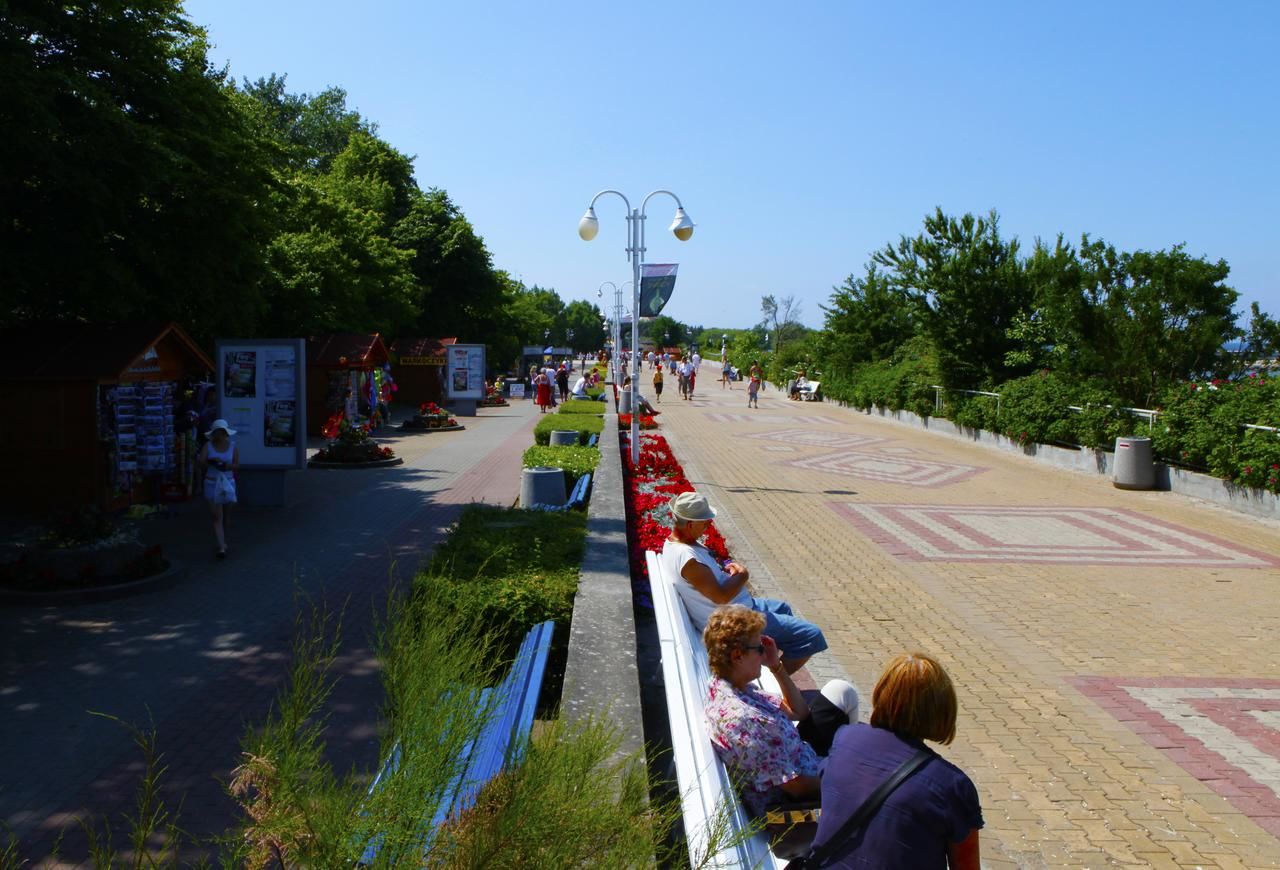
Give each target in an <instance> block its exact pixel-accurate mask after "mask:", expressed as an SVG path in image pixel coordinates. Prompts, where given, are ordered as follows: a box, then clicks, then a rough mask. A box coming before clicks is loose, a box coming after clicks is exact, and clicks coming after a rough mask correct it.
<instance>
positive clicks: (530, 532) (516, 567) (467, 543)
mask: <svg viewBox="0 0 1280 870" xmlns="http://www.w3.org/2000/svg"><path fill="white" fill-rule="evenodd" d="M586 535H587V517H586V514H585V513H580V512H578V511H569V512H567V513H551V512H547V511H527V510H517V509H514V508H496V507H489V506H484V505H475V506H472V507H468V508H466V509H465V510H463V512H462V516H461V517H460V518H459V519H458V524H457V526H455V527H454V529H453V530H452V532H451V533H450V535H449V537H448V539H447V540H445V542H444V543H442V544H440V545H439V546H438V547H436V550H435V553H434V554H433V555H432V557H431V562H430V563H429V564H428V565H427V567H426V569H425V570H424V571H423V572H422V573H421V574H419V575H418V578H417V580H416V581H415V582H417V583H426V584H430V585H432V586H433V587H434V588H435V589H436V591H437V592H438V593H439V594H440V596H441V597H442V598H443V599H444V609H446V610H448V611H451V613H441V614H438V616H439V618H440V619H441V620H442V621H445V620H448V619H451V618H454V617H460V618H461V619H460V622H461V623H462V624H473V625H484V626H488V627H489V628H490V629H492V631H494V632H496V633H497V635H498V645H499V648H500V650H501V654H502V656H503V657H504V658H510V657H511V656H513V655H514V654H515V653H516V651H517V650H518V649H519V647H520V642H521V640H522V639H523V638H524V635H525V633H526V632H527V631H528V630H529V629H530V628H532V627H533V626H535V625H537V624H538V623H539V622H542V621H544V620H547V619H554V620H555V621H556V631H555V642H554V645H553V649H561V650H563V649H567V648H568V642H569V622H570V618H571V617H572V616H573V596H574V594H575V593H576V592H577V589H578V571H579V566H580V565H581V564H582V554H583V551H584V550H585V548H586Z"/></svg>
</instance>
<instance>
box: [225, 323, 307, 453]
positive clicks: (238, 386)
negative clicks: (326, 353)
mask: <svg viewBox="0 0 1280 870" xmlns="http://www.w3.org/2000/svg"><path fill="white" fill-rule="evenodd" d="M305 354H306V351H305V344H304V342H303V340H302V339H300V338H280V339H271V338H268V339H261V338H259V339H244V340H235V339H221V340H219V341H218V342H217V344H216V357H215V359H216V362H217V367H218V416H220V417H222V418H224V419H225V420H226V421H227V423H228V425H230V426H231V428H232V429H234V430H236V434H235V435H234V436H232V440H233V441H235V444H236V447H238V448H239V449H240V465H241V466H247V467H256V468H302V467H303V465H304V464H305V463H306V455H307V413H306V411H307V408H306V401H307V400H306V396H307V390H306V385H307V384H306V355H305Z"/></svg>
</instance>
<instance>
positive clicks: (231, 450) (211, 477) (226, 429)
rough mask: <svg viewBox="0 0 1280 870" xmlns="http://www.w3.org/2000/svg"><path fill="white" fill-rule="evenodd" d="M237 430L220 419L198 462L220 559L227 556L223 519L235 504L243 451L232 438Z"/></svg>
mask: <svg viewBox="0 0 1280 870" xmlns="http://www.w3.org/2000/svg"><path fill="white" fill-rule="evenodd" d="M234 434H236V430H235V429H232V428H231V427H230V426H228V425H227V421H226V420H223V419H217V420H214V421H213V424H212V425H211V426H210V427H209V431H208V432H206V433H205V435H207V436H208V437H209V440H208V442H206V443H205V445H204V447H201V448H200V455H199V456H198V457H197V458H196V473H197V474H198V475H199V476H200V477H201V479H203V480H204V498H205V501H207V502H208V503H209V512H210V513H211V514H212V515H213V534H214V537H216V538H217V539H218V552H217V556H218V558H219V559H225V558H226V556H227V534H226V531H225V530H224V528H223V523H222V518H223V511H224V509H225V506H226V505H229V504H235V503H236V483H235V476H234V475H235V473H236V471H237V470H238V469H239V468H240V449H239V448H238V447H236V445H235V442H234V441H232V440H231V436H232V435H234Z"/></svg>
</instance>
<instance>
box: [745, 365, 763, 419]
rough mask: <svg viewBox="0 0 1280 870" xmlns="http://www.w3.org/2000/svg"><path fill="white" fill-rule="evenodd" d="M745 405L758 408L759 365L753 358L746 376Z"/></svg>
mask: <svg viewBox="0 0 1280 870" xmlns="http://www.w3.org/2000/svg"><path fill="white" fill-rule="evenodd" d="M747 407H748V408H755V409H756V410H757V411H758V410H760V365H759V364H758V363H757V362H756V361H755V360H752V361H751V372H750V373H749V375H748V378H747Z"/></svg>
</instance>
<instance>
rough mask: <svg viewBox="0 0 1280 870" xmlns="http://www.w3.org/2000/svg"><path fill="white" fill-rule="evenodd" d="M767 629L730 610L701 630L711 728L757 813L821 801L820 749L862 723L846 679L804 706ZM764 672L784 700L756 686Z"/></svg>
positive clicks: (747, 612) (750, 613)
mask: <svg viewBox="0 0 1280 870" xmlns="http://www.w3.org/2000/svg"><path fill="white" fill-rule="evenodd" d="M764 627H765V618H764V615H763V614H761V613H757V612H756V611H754V610H751V609H750V608H747V607H742V606H740V605H728V606H725V607H719V608H716V610H715V611H713V612H712V614H711V616H710V618H709V619H708V620H707V625H706V628H705V629H703V632H702V640H703V643H705V644H706V647H707V657H708V659H709V660H710V664H711V672H712V674H713V676H712V678H711V684H710V686H709V688H708V691H707V706H706V716H707V730H708V732H709V734H710V737H711V742H712V744H713V745H714V746H715V748H716V753H717V754H718V755H719V756H720V758H721V760H722V761H724V763H725V765H726V766H727V767H728V768H729V771H730V773H731V774H732V775H733V776H734V777H735V778H736V780H737V782H738V787H739V789H740V790H741V792H742V799H743V802H744V803H745V804H746V805H747V809H748V811H750V812H751V813H752V814H753V815H762V814H763V813H764V811H765V810H766V809H767V808H769V807H771V806H777V805H778V804H780V803H782V802H783V801H785V800H806V799H809V800H816V799H817V798H818V796H819V794H820V782H819V779H818V777H819V776H820V775H821V772H822V767H823V764H824V762H825V760H826V759H824V758H820V757H819V755H818V752H817V751H815V748H814V746H815V745H817V746H818V747H819V748H820V749H821V751H822V752H823V754H825V753H826V751H827V750H828V749H829V748H830V746H831V740H832V739H833V737H834V736H835V732H836V730H837V729H838V728H839V727H840V726H841V725H848V724H849V723H850V722H856V721H857V718H858V693H857V690H856V689H854V687H853V686H852V685H850V684H849V683H847V682H845V681H844V680H832V681H831V682H830V683H828V684H827V685H826V686H824V687H823V689H822V693H821V694H820V695H818V696H816V697H814V698H813V700H812V701H811V702H806V701H805V698H804V695H802V694H801V693H800V690H799V689H798V688H796V684H795V683H794V682H792V680H791V676H790V675H789V674H788V673H787V671H786V668H784V667H783V665H782V654H781V653H780V652H779V650H778V647H777V644H775V643H774V642H773V639H772V638H770V637H769V636H768V635H764V634H762V633H761V632H763V630H764ZM764 668H769V670H770V671H772V672H773V675H774V677H775V678H776V679H777V681H778V686H779V688H780V689H782V697H778V696H777V695H773V694H770V693H768V692H762V691H760V690H759V689H757V688H756V687H755V686H754V685H752V684H753V682H754V681H755V680H757V679H759V677H760V674H761V672H762V670H763V669H764ZM793 720H794V721H796V722H799V723H800V726H799V729H797V726H796V725H794V724H792V722H793Z"/></svg>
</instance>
